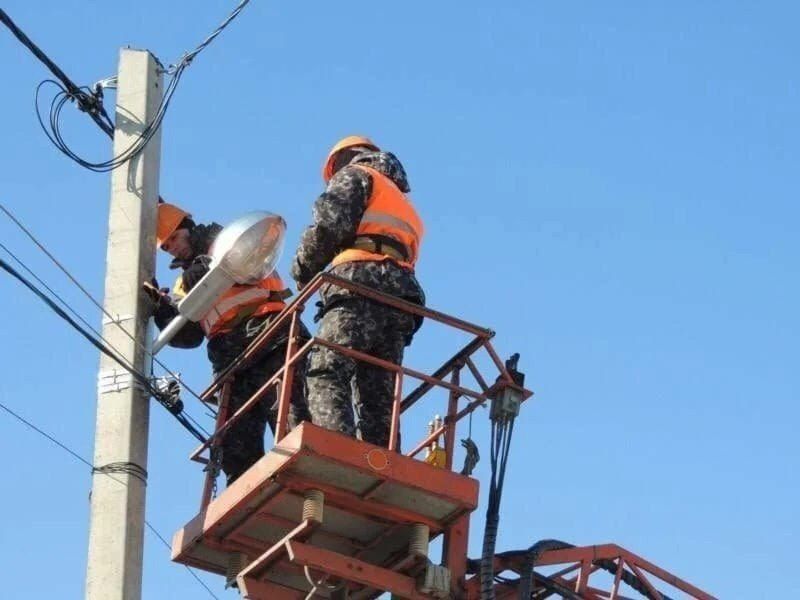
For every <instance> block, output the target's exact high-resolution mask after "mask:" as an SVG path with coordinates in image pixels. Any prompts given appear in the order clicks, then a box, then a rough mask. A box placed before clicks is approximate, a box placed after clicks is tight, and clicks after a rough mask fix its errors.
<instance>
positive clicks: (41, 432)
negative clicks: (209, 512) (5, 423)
mask: <svg viewBox="0 0 800 600" xmlns="http://www.w3.org/2000/svg"><path fill="white" fill-rule="evenodd" d="M0 409H2V410H4V411H5V412H7V413H8V414H9V415H11V416H12V417H14V418H15V419H16V420H17V421H19V422H20V423H22V424H23V425H25V426H27V427H29V428H30V429H32V430H33V431H35V432H36V433H38V434H39V435H41V436H42V437H44V438H46V439H47V440H49V441H50V442H52V443H53V444H55V445H56V446H58V447H59V448H61V449H62V450H64V451H65V452H67V453H68V454H69V455H70V456H72V457H73V458H74V459H75V460H77V461H79V462H82V463H83V464H84V465H86V466H87V467H89V468H90V469H92V473H100V474H102V475H105V476H106V477H110V478H111V479H113V480H114V481H116V482H117V483H119V484H121V485H124V486H127V485H128V484H127V483H126V482H124V481H122V480H121V479H117V478H116V477H114V476H112V475H111V474H109V473H104V472H103V471H101V470H98V469H97V468H95V466H94V465H93V464H92V463H90V462H89V461H88V460H86V459H85V458H83V457H82V456H81V455H80V454H78V453H77V452H75V451H74V450H73V449H72V448H70V447H69V446H67V445H66V444H64V443H63V442H61V441H59V440H58V439H56V438H55V437H53V436H52V435H50V434H49V433H47V432H46V431H44V430H43V429H41V428H39V427H37V426H36V425H34V424H33V423H32V422H30V421H29V420H27V419H26V418H25V417H23V416H22V415H20V414H18V413H16V412H14V411H13V410H11V409H10V408H9V407H8V406H6V405H5V404H3V403H2V402H0ZM144 524H145V526H147V528H148V529H149V530H150V531H151V532H152V533H153V534H154V535H155V536H156V537H157V538H158V539H159V540H161V543H162V544H164V546H166V547H167V548H169V549H171V548H172V547H171V546H170V544H169V542H168V541H167V540H166V539H165V538H164V536H163V535H161V534H160V533H159V532H158V530H157V529H156V528H155V527H154V526H153V525H152V524H151V523H150V521H148V520H147V519H145V521H144ZM183 566H184V567H185V568H186V570H187V571H189V574H190V575H191V576H192V577H194V579H195V580H196V581H197V582H198V583H199V584H200V585H201V586H203V587H204V588H205V589H206V591H207V592H208V593H209V594H210V595H211V597H212V598H215V599H216V600H219V598H218V597H217V595H216V594H214V592H213V591H211V588H209V587H208V585H206V583H205V582H204V581H203V580H202V579H200V577H199V576H198V575H197V573H195V572H194V569H192V568H191V567H189V566H188V565H183Z"/></svg>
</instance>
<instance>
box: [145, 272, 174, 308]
mask: <svg viewBox="0 0 800 600" xmlns="http://www.w3.org/2000/svg"><path fill="white" fill-rule="evenodd" d="M142 289H143V290H144V291H145V293H146V294H147V297H148V298H149V299H150V301H151V302H152V303H153V309H156V308H158V307H159V306H160V305H161V303H162V302H166V303H169V302H171V299H170V297H169V288H159V287H158V281H156V279H155V277H154V278H153V279H151V280H150V281H145V282H144V283H143V284H142Z"/></svg>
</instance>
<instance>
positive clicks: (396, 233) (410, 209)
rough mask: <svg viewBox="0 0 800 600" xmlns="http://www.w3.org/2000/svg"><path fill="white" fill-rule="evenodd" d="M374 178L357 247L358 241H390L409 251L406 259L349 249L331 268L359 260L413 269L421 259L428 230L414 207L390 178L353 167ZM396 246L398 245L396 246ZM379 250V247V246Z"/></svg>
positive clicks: (360, 166) (360, 224)
mask: <svg viewBox="0 0 800 600" xmlns="http://www.w3.org/2000/svg"><path fill="white" fill-rule="evenodd" d="M353 166H354V167H357V168H359V169H362V170H364V171H366V172H367V173H369V174H370V175H371V176H372V194H371V195H370V197H369V199H368V200H367V208H366V210H365V211H364V215H363V216H362V217H361V222H360V223H359V224H358V229H357V231H356V242H357V243H356V246H358V245H359V244H358V238H359V237H363V238H364V239H368V238H369V237H370V236H376V239H380V238H390V239H391V240H392V241H393V242H395V243H397V245H398V246H400V247H402V248H404V249H405V253H404V254H405V256H404V257H403V258H402V260H401V258H400V257H398V256H395V255H394V254H395V253H394V252H392V253H391V254H390V253H386V254H383V253H381V252H380V251H378V252H371V251H369V250H365V249H362V248H358V247H355V248H348V249H347V250H343V251H342V252H340V253H339V254H337V255H336V257H334V259H333V261H332V262H331V265H333V266H336V265H340V264H342V263H345V262H350V261H359V260H376V261H382V260H394V261H395V262H396V263H398V264H399V265H401V266H403V267H406V268H408V269H413V268H414V265H415V264H416V262H417V258H418V257H419V245H420V242H421V241H422V236H423V234H424V233H425V228H424V226H423V225H422V219H420V217H419V215H418V214H417V211H416V210H415V209H414V206H413V205H412V204H411V201H410V200H409V198H408V196H406V195H405V194H404V193H403V192H401V191H400V189H399V188H398V187H397V186H396V185H395V183H394V182H393V181H392V180H391V179H389V178H388V177H387V176H386V175H384V174H383V173H381V172H380V171H377V170H376V169H373V168H372V167H367V166H365V165H353ZM393 245H394V244H393ZM376 246H377V248H379V247H380V246H379V244H376Z"/></svg>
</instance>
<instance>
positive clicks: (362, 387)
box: [291, 136, 425, 446]
mask: <svg viewBox="0 0 800 600" xmlns="http://www.w3.org/2000/svg"><path fill="white" fill-rule="evenodd" d="M322 176H323V179H324V181H325V182H326V183H327V188H326V189H325V192H324V193H323V194H322V195H321V196H320V197H319V198H318V199H317V201H316V204H315V205H314V209H313V223H312V225H311V226H310V227H309V228H308V229H306V230H305V232H304V233H303V235H302V239H301V241H300V246H299V248H298V249H297V253H296V254H295V257H294V261H293V262H292V269H291V272H292V277H294V279H295V280H296V281H297V285H298V289H300V288H302V286H304V285H305V284H306V283H308V282H309V280H311V278H312V277H314V275H316V274H317V273H319V272H320V271H322V270H323V269H324V268H325V267H326V266H327V265H329V264H330V265H331V267H332V268H331V273H332V274H334V275H337V276H339V277H342V278H344V279H348V280H350V281H353V282H355V283H359V284H363V285H366V286H369V287H371V288H374V289H376V290H378V291H381V292H384V293H387V294H391V295H393V296H397V297H399V298H402V299H405V300H409V301H411V302H414V303H417V304H424V303H425V295H424V293H423V291H422V288H421V287H420V285H419V283H418V282H417V279H416V277H415V276H414V265H415V264H416V262H417V257H418V254H419V246H420V241H421V239H422V235H423V225H422V221H421V219H420V218H419V216H418V215H417V212H416V210H415V209H414V207H413V205H412V204H411V201H410V199H409V197H408V195H407V194H408V192H409V191H410V188H409V185H408V181H407V179H406V174H405V170H404V169H403V166H402V165H401V164H400V161H399V160H398V159H397V158H396V157H395V156H394V155H393V154H391V153H389V152H381V151H380V150H379V148H378V147H377V146H376V145H375V144H374V143H372V142H371V141H370V140H369V139H367V138H364V137H361V136H350V137H346V138H344V139H342V140H340V141H339V142H338V143H337V144H336V145H335V146H334V147H333V148H332V150H331V151H330V154H329V155H328V159H327V161H326V162H325V165H324V168H323V175H322ZM320 296H321V298H322V309H321V319H322V322H321V323H320V328H319V333H318V336H319V337H321V338H323V339H325V340H328V341H331V342H334V343H337V344H340V345H343V346H346V347H348V348H352V349H355V350H359V351H361V352H365V353H368V354H371V355H373V356H376V357H378V358H381V359H384V360H387V361H390V362H393V363H395V364H400V363H401V362H402V359H403V349H404V347H405V346H407V345H408V344H409V343H410V342H411V338H412V336H413V334H414V332H415V331H416V330H417V329H418V328H419V325H420V324H421V319H418V318H416V317H415V316H414V315H411V314H408V313H405V312H402V311H399V310H397V309H394V308H391V307H389V306H388V305H386V304H383V303H381V302H378V301H373V300H369V299H367V298H364V297H363V296H360V295H358V294H356V293H355V292H351V291H349V290H346V289H343V288H342V287H339V286H335V285H326V286H323V287H322V289H321V290H320ZM306 381H307V390H308V405H309V409H310V411H311V416H312V421H313V422H314V423H315V424H317V425H320V426H322V427H325V428H327V429H332V430H336V431H341V432H342V433H345V434H347V435H350V436H353V437H355V436H356V433H357V430H358V432H359V433H360V436H361V438H362V439H363V440H364V441H367V442H370V443H372V444H376V445H381V446H387V445H388V443H389V435H390V427H391V414H392V400H393V396H394V373H393V372H390V371H387V370H385V369H382V368H380V367H375V366H373V365H370V364H367V363H365V362H357V361H355V360H354V359H352V358H349V357H347V356H344V355H342V354H340V353H338V352H336V351H334V350H331V349H329V348H324V347H320V346H315V347H314V348H312V350H311V351H310V353H309V363H308V374H307V380H306ZM352 382H354V386H353V388H354V391H355V398H353V397H352V393H351V385H352ZM354 404H355V409H356V411H357V414H358V423H356V422H355V418H354V414H353V405H354Z"/></svg>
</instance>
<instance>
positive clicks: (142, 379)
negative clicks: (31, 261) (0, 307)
mask: <svg viewBox="0 0 800 600" xmlns="http://www.w3.org/2000/svg"><path fill="white" fill-rule="evenodd" d="M0 268H2V269H3V270H4V271H6V272H7V273H8V274H9V275H11V276H12V277H14V278H15V279H17V280H18V281H19V282H20V283H22V284H23V285H24V286H25V287H27V288H28V289H29V290H31V291H32V292H33V293H34V294H35V295H36V296H37V297H38V298H39V299H40V300H42V301H43V302H44V303H45V304H47V306H48V307H49V308H50V309H51V310H52V311H53V312H55V313H56V314H57V315H58V316H59V317H61V318H62V319H63V320H64V321H66V322H67V323H68V324H69V325H71V326H72V327H73V329H75V330H76V331H77V332H78V333H79V334H81V335H82V336H83V337H84V338H85V339H86V340H87V341H88V342H89V343H90V344H92V345H93V346H94V347H95V348H97V349H98V350H100V352H102V353H103V354H105V355H106V356H108V357H109V358H111V359H112V360H114V361H115V362H116V363H118V364H119V365H120V366H121V367H122V368H123V369H125V370H126V371H127V372H128V373H130V375H131V376H132V377H133V378H134V379H135V380H136V382H137V383H139V384H140V385H141V386H142V387H143V388H144V389H145V391H147V393H149V394H150V395H151V396H152V397H153V398H155V399H156V401H157V402H158V403H159V404H161V405H162V406H165V407H166V408H167V409H168V410H169V412H170V414H172V416H173V417H175V419H176V420H177V421H178V422H179V423H180V424H181V425H183V427H184V428H185V429H186V430H187V431H188V432H189V433H191V434H192V435H193V436H194V437H196V438H197V439H198V440H199V441H200V442H203V443H205V441H206V438H205V437H204V436H203V433H201V431H200V430H198V427H196V426H195V425H194V424H193V423H192V421H193V419H192V418H191V417H187V415H185V414H183V413H181V412H178V411H176V410H174V409H173V407H172V406H171V404H170V403H169V402H166V401H165V398H163V397H162V396H163V395H162V393H161V392H160V391H158V390H157V389H155V388H154V387H153V385H152V384H151V383H150V380H149V379H148V377H147V376H145V375H144V374H143V373H140V372H139V371H137V370H136V369H134V368H131V367H130V366H128V365H127V364H125V361H124V359H122V358H121V357H119V356H117V354H116V352H114V351H113V350H112V349H110V348H109V347H108V346H106V345H105V344H103V343H102V342H101V341H99V340H97V339H96V338H95V337H93V336H92V335H91V333H90V332H89V331H87V330H86V329H84V328H83V327H81V325H80V324H79V323H78V322H77V321H75V320H74V319H73V318H72V317H70V316H69V315H68V314H67V313H66V312H65V311H64V310H63V309H62V308H61V307H60V306H58V304H56V303H55V302H54V301H53V300H52V299H50V298H49V297H48V296H47V295H46V294H45V293H44V292H42V291H41V290H40V289H38V288H37V287H36V286H35V285H34V284H33V283H31V281H30V280H28V279H27V278H26V277H25V276H23V275H22V274H21V273H20V272H19V271H17V270H16V269H14V267H12V266H11V265H9V264H8V263H7V262H6V261H4V260H2V259H0ZM200 429H202V428H200ZM205 433H206V435H208V433H207V432H205Z"/></svg>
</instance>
